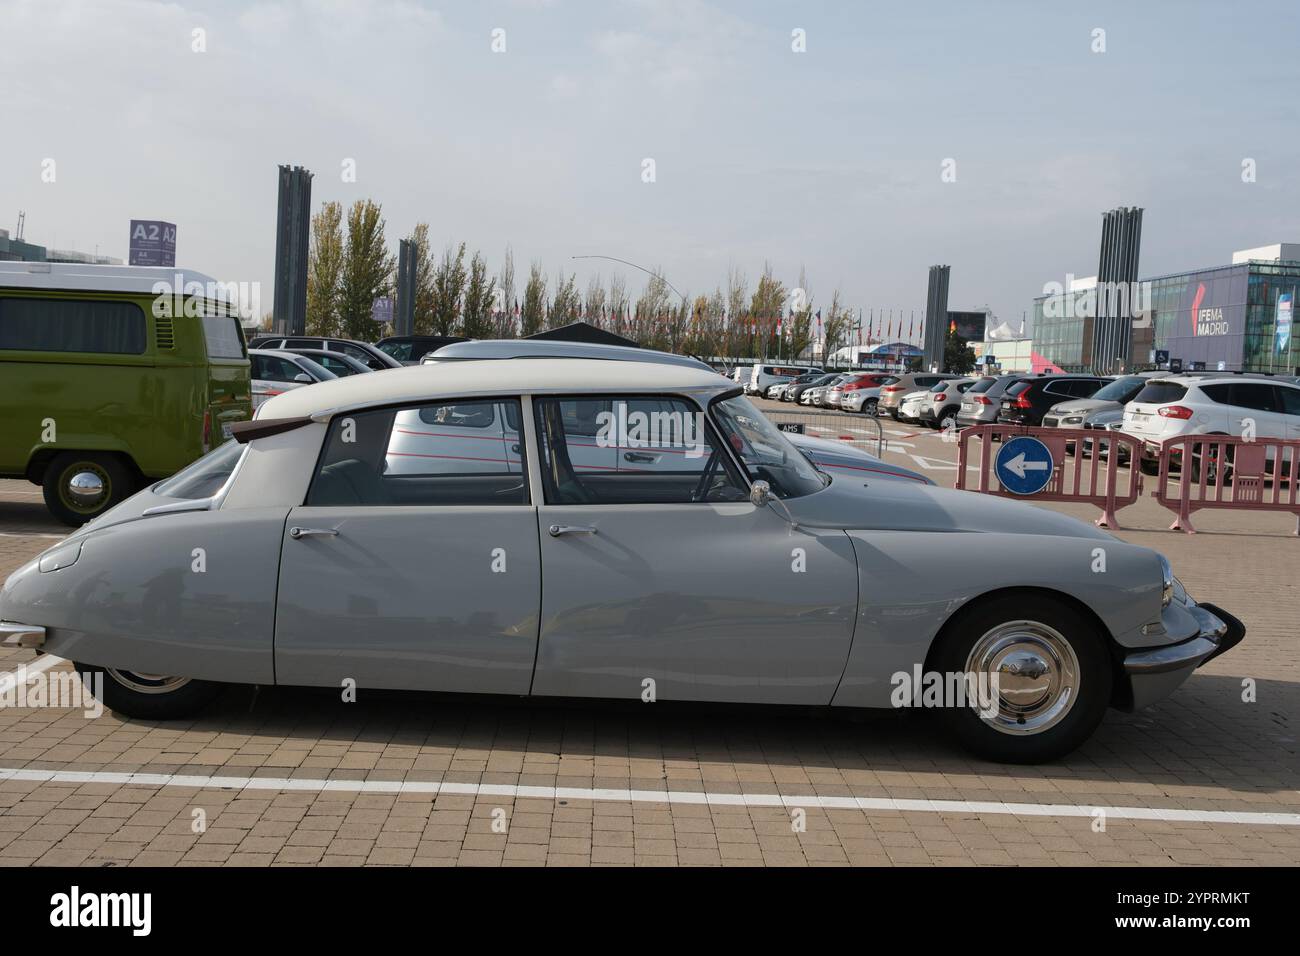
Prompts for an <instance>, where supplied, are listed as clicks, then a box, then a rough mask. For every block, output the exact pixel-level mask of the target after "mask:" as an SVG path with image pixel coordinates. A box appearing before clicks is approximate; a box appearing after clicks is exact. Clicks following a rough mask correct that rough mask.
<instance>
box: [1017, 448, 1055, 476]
mask: <svg viewBox="0 0 1300 956" xmlns="http://www.w3.org/2000/svg"><path fill="white" fill-rule="evenodd" d="M1047 468H1048V463H1047V462H1045V461H1025V453H1024V452H1023V451H1022V452H1021V453H1020V454H1019V455H1016V457H1015V458H1012V459H1011V460H1010V461H1009V462H1007V469H1008V470H1009V471H1012V472H1014V473H1015V475H1016V477H1017V478H1023V477H1025V472H1027V471H1046V470H1047Z"/></svg>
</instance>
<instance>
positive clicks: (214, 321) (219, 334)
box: [201, 315, 247, 359]
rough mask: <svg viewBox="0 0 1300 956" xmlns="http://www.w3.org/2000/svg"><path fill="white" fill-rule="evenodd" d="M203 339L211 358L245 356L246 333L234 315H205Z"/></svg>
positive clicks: (203, 319)
mask: <svg viewBox="0 0 1300 956" xmlns="http://www.w3.org/2000/svg"><path fill="white" fill-rule="evenodd" d="M201 321H202V322H203V341H204V343H205V344H206V345H207V348H208V358H210V359H241V358H245V357H246V354H247V353H245V351H244V335H243V333H242V332H241V331H240V330H239V320H238V319H236V318H235V317H234V316H233V315H205V316H203V318H202V320H201Z"/></svg>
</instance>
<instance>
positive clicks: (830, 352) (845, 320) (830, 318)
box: [822, 289, 854, 363]
mask: <svg viewBox="0 0 1300 956" xmlns="http://www.w3.org/2000/svg"><path fill="white" fill-rule="evenodd" d="M822 329H823V332H824V334H825V336H826V349H825V355H823V356H822V362H823V363H826V362H830V361H831V359H832V357H833V356H834V355H835V353H836V352H838V351H839V350H840V349H842V348H843V347H844V346H846V345H851V344H853V343H852V335H853V331H854V317H853V310H852V309H849V308H846V307H845V306H844V305H842V304H841V302H840V290H839V289H836V290H835V291H834V292H832V293H831V304H830V307H829V308H827V310H826V312H825V314H824V315H823V317H822Z"/></svg>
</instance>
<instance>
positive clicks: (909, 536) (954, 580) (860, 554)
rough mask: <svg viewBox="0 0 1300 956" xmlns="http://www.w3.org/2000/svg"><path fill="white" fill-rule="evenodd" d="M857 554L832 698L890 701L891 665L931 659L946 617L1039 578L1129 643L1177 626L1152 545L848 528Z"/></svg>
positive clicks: (904, 666)
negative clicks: (1165, 603) (849, 638)
mask: <svg viewBox="0 0 1300 956" xmlns="http://www.w3.org/2000/svg"><path fill="white" fill-rule="evenodd" d="M847 534H848V536H849V539H850V540H851V541H852V543H853V548H854V551H855V553H856V555H857V559H858V612H857V622H856V627H855V629H854V635H853V645H852V647H851V649H850V651H849V659H848V663H847V665H846V667H845V671H844V677H843V680H842V681H841V682H840V686H839V690H838V691H837V692H836V694H835V698H834V700H833V701H832V703H833V704H834V705H836V706H847V707H889V706H890V692H891V690H892V685H891V681H890V678H891V676H892V675H893V674H895V673H898V672H900V671H902V672H911V671H912V669H913V668H914V667H916V666H924V663H925V660H926V656H927V655H928V654H929V651H930V647H931V645H932V644H933V643H934V639H935V637H936V636H937V635H938V633H939V631H940V629H941V628H942V627H943V625H944V624H945V623H946V622H947V621H948V620H949V619H950V618H951V617H952V615H953V614H955V613H956V612H957V611H959V610H960V609H961V608H963V607H965V606H966V605H967V604H968V603H969V602H971V601H972V600H975V599H977V598H979V597H980V596H982V595H985V594H989V593H991V592H993V591H1000V590H1005V589H1008V588H1036V589H1040V590H1046V591H1054V592H1057V593H1060V594H1064V595H1067V596H1068V597H1070V598H1073V599H1074V600H1076V601H1079V602H1080V603H1082V604H1084V605H1086V606H1087V607H1089V608H1091V609H1092V611H1093V612H1094V613H1095V614H1096V616H1097V617H1098V619H1100V620H1101V622H1102V624H1103V626H1104V627H1105V629H1106V631H1107V636H1108V637H1109V638H1110V639H1111V640H1112V641H1113V642H1114V643H1115V644H1116V645H1118V646H1119V647H1121V648H1135V647H1144V646H1154V645H1157V644H1161V643H1167V642H1169V641H1170V639H1171V638H1170V636H1168V635H1164V634H1160V635H1158V636H1152V635H1148V634H1143V632H1142V629H1143V625H1148V624H1151V623H1153V622H1159V621H1160V620H1161V612H1160V590H1161V583H1162V581H1161V569H1160V561H1159V558H1158V557H1157V555H1156V553H1155V552H1154V551H1152V550H1150V549H1149V548H1143V547H1140V546H1137V545H1132V544H1127V543H1125V542H1123V541H1118V540H1114V539H1108V540H1101V539H1095V538H1071V537H1063V536H1056V535H1043V534H1000V533H987V532H985V533H961V532H918V531H865V530H864V531H849V532H847Z"/></svg>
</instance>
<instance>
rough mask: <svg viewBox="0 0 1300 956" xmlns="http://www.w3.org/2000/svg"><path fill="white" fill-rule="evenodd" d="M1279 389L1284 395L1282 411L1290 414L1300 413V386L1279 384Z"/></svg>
mask: <svg viewBox="0 0 1300 956" xmlns="http://www.w3.org/2000/svg"><path fill="white" fill-rule="evenodd" d="M1277 390H1278V393H1279V394H1280V395H1281V396H1282V411H1284V412H1286V413H1287V414H1288V415H1300V388H1287V387H1286V386H1283V385H1279V386H1278V387H1277Z"/></svg>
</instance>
